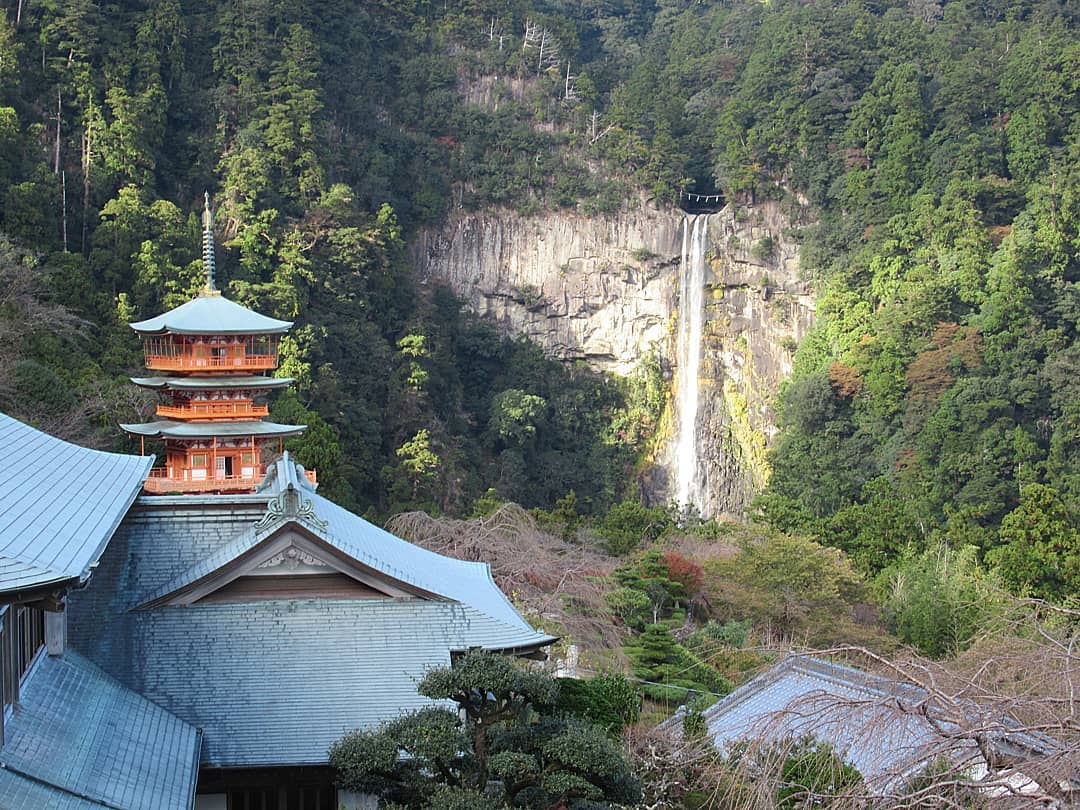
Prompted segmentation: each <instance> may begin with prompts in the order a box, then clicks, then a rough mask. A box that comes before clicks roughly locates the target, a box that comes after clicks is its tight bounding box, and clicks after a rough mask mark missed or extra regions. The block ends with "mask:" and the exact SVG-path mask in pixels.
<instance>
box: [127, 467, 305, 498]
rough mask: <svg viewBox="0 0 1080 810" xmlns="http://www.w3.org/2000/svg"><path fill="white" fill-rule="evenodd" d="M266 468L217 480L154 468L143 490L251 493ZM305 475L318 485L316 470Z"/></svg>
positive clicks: (168, 492)
mask: <svg viewBox="0 0 1080 810" xmlns="http://www.w3.org/2000/svg"><path fill="white" fill-rule="evenodd" d="M265 474H266V468H265V467H262V466H260V467H259V468H258V469H257V471H256V474H255V475H252V476H246V475H229V476H221V477H217V478H203V479H197V480H192V479H185V478H173V477H170V476H169V470H168V468H166V467H154V468H153V469H152V470H150V477H149V478H147V479H146V481H144V482H143V489H144V490H146V491H147V492H149V493H150V494H151V495H168V494H170V493H176V492H185V493H187V492H206V493H211V492H251V491H252V490H254V489H255V486H256V485H257V484H258V483H259V482H260V481H262V479H263V475H265ZM304 475H305V476H306V477H307V480H308V481H310V482H311V483H312V484H318V483H319V482H318V479H317V478H316V475H315V470H304Z"/></svg>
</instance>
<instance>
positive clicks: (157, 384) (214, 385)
mask: <svg viewBox="0 0 1080 810" xmlns="http://www.w3.org/2000/svg"><path fill="white" fill-rule="evenodd" d="M131 381H132V382H133V383H135V385H138V386H141V387H143V388H172V389H177V390H185V391H186V390H192V391H203V390H208V391H209V390H216V389H218V388H285V387H286V386H288V385H291V384H292V381H293V380H292V377H261V376H257V375H252V376H249V377H132V378H131Z"/></svg>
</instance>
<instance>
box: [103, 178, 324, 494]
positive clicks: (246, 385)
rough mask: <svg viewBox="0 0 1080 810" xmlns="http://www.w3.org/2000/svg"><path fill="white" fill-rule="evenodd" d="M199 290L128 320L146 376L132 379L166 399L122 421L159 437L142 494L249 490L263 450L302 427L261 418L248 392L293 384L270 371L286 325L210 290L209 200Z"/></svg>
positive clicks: (138, 431) (257, 475) (136, 430)
mask: <svg viewBox="0 0 1080 810" xmlns="http://www.w3.org/2000/svg"><path fill="white" fill-rule="evenodd" d="M203 263H204V265H205V267H206V287H205V288H203V290H202V291H201V292H200V293H199V295H198V296H197V297H196V298H195V299H193V300H191V301H188V302H187V303H186V304H183V305H181V306H179V307H176V308H175V309H172V310H169V311H168V312H166V313H165V314H163V315H158V316H157V317H156V318H150V319H149V320H145V321H139V322H138V323H133V324H131V328H132V329H134V330H135V331H136V332H137V333H138V334H139V335H140V337H142V340H143V352H144V355H145V362H146V368H147V369H148V370H150V371H151V372H155V376H151V377H133V378H132V380H131V381H132V382H133V383H135V384H136V385H139V386H142V387H144V388H153V389H157V390H160V391H162V392H163V393H165V394H167V395H168V396H169V398H170V402H169V403H168V404H164V405H158V407H157V413H156V415H157V417H158V418H157V420H156V421H153V422H147V423H145V424H133V425H121V426H120V427H122V428H123V429H124V430H126V431H127V432H128V433H131V434H134V435H136V436H139V437H141V438H142V439H143V440H145V439H146V438H155V439H161V440H163V441H164V442H165V466H164V467H157V468H154V469H153V470H151V475H150V477H149V478H148V479H147V481H146V483H145V485H144V486H145V489H146V491H147V492H149V493H154V494H165V493H174V492H175V493H188V492H206V493H210V492H232V493H236V492H244V491H254V489H255V486H256V485H257V484H258V483H259V482H260V480H261V479H262V476H263V472H264V468H263V465H262V463H261V457H262V450H263V447H264V446H266V445H267V444H268V443H271V442H277V443H278V445H279V447H280V443H281V441H282V440H283V439H284V438H285V437H287V436H294V435H296V434H298V433H300V432H302V431H303V430H304V427H305V426H304V425H279V424H275V423H274V422H268V421H265V420H264V419H263V417H264V416H267V415H268V413H269V410H268V408H267V406H266V405H265V404H259V405H257V404H255V399H256V398H257V397H260V396H263V395H265V394H268V393H269V392H270V391H271V390H272V389H275V388H284V387H287V386H288V385H289V383H291V382H292V380H291V379H288V378H284V377H269V376H266V375H267V373H271V372H273V370H274V369H275V368H277V364H278V341H279V340H280V339H281V336H282V335H283V334H284V333H285V332H287V331H288V330H289V328H290V327H291V326H292V323H290V322H289V321H279V320H276V319H274V318H268V317H266V316H265V315H260V314H259V313H257V312H253V311H252V310H250V309H247V308H246V307H242V306H240V305H239V304H237V303H234V302H232V301H230V300H228V299H227V298H224V297H222V295H221V293H220V292H219V291H218V290H217V289H216V287H215V286H214V235H213V217H212V215H211V213H210V198H209V195H207V196H206V210H205V211H204V213H203Z"/></svg>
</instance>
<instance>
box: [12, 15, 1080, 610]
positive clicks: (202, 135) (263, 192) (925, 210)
mask: <svg viewBox="0 0 1080 810" xmlns="http://www.w3.org/2000/svg"><path fill="white" fill-rule="evenodd" d="M2 7H3V10H4V19H3V22H2V23H0V147H2V148H0V232H2V233H3V234H5V235H6V237H7V238H8V239H10V240H11V242H12V243H14V245H16V246H17V247H11V248H10V249H9V248H5V249H4V250H3V251H0V256H4V257H7V258H5V259H4V261H9V260H10V261H14V262H16V264H17V263H18V262H19V261H21V260H19V259H12V258H11V257H12V256H16V255H22V254H19V253H18V250H19V249H28V250H30V251H31V252H32V254H33V255H34V256H36V257H37V258H31V259H30V263H31V264H32V265H33V274H34V278H35V283H36V284H37V288H36V289H37V290H38V293H39V294H40V295H41V296H42V298H43V299H46V300H50V301H53V302H56V303H60V304H64V305H66V306H68V307H70V308H71V309H72V310H73V311H74V313H75V314H76V315H77V316H79V317H80V318H82V319H83V323H84V326H83V327H82V328H81V331H80V328H79V327H77V326H73V325H72V324H68V325H67V329H68V331H67V332H62V331H61V330H49V329H45V330H33V331H31V332H30V333H25V334H24V333H20V337H19V351H17V352H13V353H10V352H9V354H10V355H11V356H10V357H8V358H7V359H8V360H9V361H10V364H9V366H7V367H6V369H5V378H6V380H10V381H11V382H10V383H9V384H7V385H4V386H0V399H2V401H0V405H2V406H3V407H5V408H6V409H8V410H14V411H16V412H18V413H20V414H21V415H23V416H27V417H29V418H32V419H37V420H38V421H41V422H49V423H50V424H52V423H54V422H62V420H59V419H58V414H60V413H62V412H66V411H65V409H68V410H70V409H71V408H73V407H74V406H72V401H73V400H72V395H73V396H74V398H75V400H74V401H76V402H79V403H83V402H88V401H89V402H92V403H95V404H94V407H91V408H89V409H88V412H87V413H85V414H84V417H85V419H84V422H83V423H80V428H79V429H80V430H82V432H83V433H84V434H86V433H91V432H93V431H95V430H96V431H99V432H105V433H107V434H108V435H109V436H111V437H113V436H115V435H116V432H115V429H114V428H113V427H112V424H113V423H114V420H116V419H117V418H118V417H119V418H136V417H137V413H136V411H138V409H139V408H140V407H145V403H144V402H140V401H138V400H136V399H134V398H133V397H131V396H130V395H129V394H124V393H123V391H124V385H123V384H122V382H121V375H122V374H124V373H127V372H130V371H133V370H136V369H137V367H138V365H139V357H138V353H137V346H136V344H135V342H134V340H133V338H132V336H131V334H130V333H129V331H128V330H127V329H126V323H127V322H128V321H130V320H132V319H134V318H139V317H144V316H147V315H149V314H151V313H154V312H157V311H159V310H161V309H163V308H165V307H168V306H172V305H175V304H176V303H179V302H181V301H182V300H184V298H185V297H186V296H188V295H190V294H191V292H192V291H193V290H194V289H195V288H197V286H198V284H199V277H198V269H199V268H198V265H197V264H196V263H193V262H192V259H193V258H194V256H195V255H196V246H197V243H198V221H197V216H196V212H197V210H198V207H199V206H198V202H197V200H198V198H199V197H200V196H201V193H202V190H203V189H204V188H208V189H210V190H211V191H212V194H213V199H214V206H215V210H216V213H217V221H218V238H219V241H220V242H221V244H222V247H223V250H222V251H221V261H220V275H221V280H222V284H223V286H224V287H225V288H226V289H227V291H228V293H229V294H230V295H232V296H233V297H235V298H236V299H237V300H239V301H241V302H243V303H245V304H250V305H253V306H256V307H258V308H259V309H260V310H263V311H266V312H268V313H269V314H272V315H276V316H279V317H284V318H290V319H294V320H295V321H296V323H297V326H296V327H295V329H294V331H293V333H292V337H291V339H290V341H289V342H288V344H287V346H286V350H285V362H284V368H283V371H284V372H285V373H287V374H289V375H290V376H293V377H295V378H296V381H297V382H296V385H295V390H296V394H295V397H293V398H285V399H283V400H281V401H279V402H278V403H277V405H276V411H277V412H278V413H279V414H282V418H284V416H285V415H287V416H288V417H289V418H303V419H304V420H305V421H307V423H308V424H310V425H312V429H311V431H310V432H309V434H308V435H307V436H306V437H305V438H303V439H301V440H299V441H298V442H296V443H295V446H294V450H295V451H296V453H297V454H298V455H299V456H300V458H301V459H302V460H305V461H306V462H307V463H309V464H313V465H315V466H317V467H318V468H319V472H320V474H321V475H322V477H323V481H324V482H325V483H324V487H325V490H324V491H326V492H327V493H328V494H331V495H332V496H333V497H335V498H336V499H338V500H340V501H341V502H342V503H344V504H346V505H348V506H351V507H354V508H358V509H365V508H373V509H375V510H376V511H380V512H385V511H391V510H395V509H398V508H402V507H412V506H424V507H430V508H435V509H439V510H442V511H449V512H463V511H464V510H465V509H466V508H467V506H468V504H469V503H471V502H472V501H473V500H474V499H475V498H476V497H478V496H479V495H481V494H482V493H484V492H486V491H487V489H488V488H494V489H495V490H496V491H497V493H498V495H499V496H501V497H504V498H509V499H514V500H518V501H521V502H523V503H525V504H526V505H535V506H550V505H551V504H553V503H554V501H555V500H556V499H558V498H561V497H563V496H565V495H566V494H567V493H568V492H569V491H571V490H573V491H574V493H575V495H576V497H577V502H578V508H579V510H580V511H581V512H583V513H596V512H603V511H604V510H606V508H607V507H608V506H609V505H611V504H613V503H616V502H618V501H619V500H621V499H622V497H623V496H625V495H626V494H627V492H626V486H625V482H626V479H627V477H628V475H629V473H630V471H631V469H632V465H633V460H634V456H635V454H637V453H639V452H640V451H641V449H642V445H643V443H645V442H646V441H647V440H648V435H647V434H648V433H649V432H650V430H651V429H653V428H654V427H655V425H656V423H657V422H656V410H657V407H658V406H657V396H656V393H657V392H656V390H655V389H656V386H655V385H653V386H641V385H633V384H626V385H622V384H618V383H614V382H612V381H608V380H603V379H600V378H598V377H596V376H595V375H592V374H589V373H588V372H586V371H585V370H582V369H578V368H572V367H566V366H562V365H558V364H555V363H553V362H550V361H548V360H546V359H545V358H544V357H543V356H542V355H541V353H540V352H539V351H538V350H537V349H536V348H535V347H532V346H530V345H528V344H525V343H516V342H511V341H507V340H504V339H501V338H499V337H498V336H497V335H496V334H495V333H494V332H493V331H492V330H491V329H490V328H489V327H487V326H486V325H484V324H482V323H478V322H477V321H476V320H475V319H473V318H471V317H470V316H468V315H465V314H463V313H462V312H461V309H460V306H459V304H458V302H456V301H455V300H454V299H453V298H452V297H450V296H448V295H446V294H445V293H443V292H440V291H435V290H430V289H426V288H420V287H418V286H417V285H416V284H414V282H413V280H412V279H411V277H410V273H409V267H408V255H407V251H406V244H407V240H408V238H409V236H410V234H412V233H413V232H414V231H415V229H416V228H417V227H420V226H421V225H424V224H428V223H433V222H436V221H438V220H439V219H440V218H441V217H442V216H443V215H444V214H445V213H446V212H447V211H448V210H449V209H450V208H451V207H453V206H460V207H464V208H469V207H493V206H495V207H498V206H508V207H513V208H516V209H518V210H520V211H524V212H529V211H535V210H538V209H540V208H547V209H553V208H559V207H579V208H580V209H581V210H584V211H586V212H590V213H594V214H596V215H599V216H603V215H604V214H606V213H608V212H611V211H613V210H615V209H617V208H618V207H620V206H622V205H624V204H626V202H627V200H628V199H630V198H632V197H634V196H635V194H634V191H635V189H644V190H645V191H646V192H647V193H648V194H649V195H651V196H652V197H653V198H655V199H656V200H658V201H661V202H670V201H673V200H675V199H676V196H677V194H678V192H679V191H680V190H682V189H685V188H693V189H694V190H696V191H699V192H713V191H719V192H721V193H723V194H724V195H725V197H726V198H727V199H728V200H729V201H731V202H734V203H736V204H740V205H741V204H746V203H752V202H754V201H757V200H760V199H763V198H776V199H778V200H780V201H781V204H782V206H783V207H784V209H785V210H787V211H788V212H789V213H791V214H792V220H791V221H793V222H794V221H812V222H814V223H815V224H813V225H811V226H809V227H805V228H802V229H801V230H798V231H793V232H792V234H790V235H791V236H792V237H794V238H796V239H798V240H800V241H801V243H802V251H801V255H802V263H803V268H804V273H805V275H806V276H807V278H808V279H810V280H812V281H813V282H814V284H815V287H816V292H817V313H818V321H817V326H816V328H815V330H814V331H813V332H812V333H811V334H810V335H809V336H808V337H807V338H806V339H805V340H804V341H803V343H802V345H801V346H800V347H799V350H798V354H797V356H796V362H795V372H794V376H793V378H792V380H791V382H790V384H789V385H788V386H787V388H786V389H785V391H784V392H783V394H782V396H781V399H780V405H781V428H782V431H781V433H780V435H779V437H778V439H777V441H776V442H775V444H774V448H773V451H772V454H771V457H770V462H771V468H772V478H771V481H770V484H769V486H768V489H767V491H766V492H765V493H764V496H763V497H762V499H761V501H760V504H759V505H760V507H761V510H762V512H763V514H764V516H765V518H766V519H767V520H768V521H770V522H771V523H772V524H773V526H774V527H775V528H777V529H780V530H782V531H791V532H795V533H798V534H803V535H809V536H814V537H817V538H818V539H820V540H822V541H823V542H825V543H827V544H828V545H832V546H836V547H839V548H841V549H844V550H845V551H847V552H848V553H849V554H850V556H851V557H852V559H853V560H855V561H856V563H857V564H858V565H859V566H860V567H861V568H862V569H863V570H864V571H867V572H870V573H874V572H878V571H880V570H882V569H883V568H885V567H886V566H888V565H889V564H890V563H891V562H893V561H894V560H896V559H897V557H898V556H899V555H900V554H901V553H902V551H903V549H905V548H906V547H907V546H909V545H913V546H914V547H916V548H917V549H918V550H922V549H926V548H932V547H935V545H936V543H937V542H938V541H944V542H946V543H948V544H949V545H951V546H953V547H955V548H960V547H966V546H971V547H973V548H974V549H975V554H976V555H977V557H978V558H979V559H980V560H981V561H987V560H990V561H993V562H995V563H996V565H997V566H998V567H999V569H1001V572H1002V576H1003V579H1004V581H1006V582H1007V583H1009V584H1011V585H1012V587H1014V588H1015V589H1017V590H1026V591H1027V592H1030V593H1033V594H1035V595H1043V596H1050V597H1053V598H1060V595H1061V594H1062V593H1065V592H1068V591H1070V590H1075V587H1076V581H1077V580H1076V576H1077V575H1076V562H1075V561H1076V558H1077V557H1076V536H1077V521H1078V517H1077V516H1078V513H1080V510H1078V508H1077V502H1078V497H1080V468H1078V464H1080V410H1078V408H1080V405H1078V403H1080V388H1078V386H1080V374H1078V373H1077V372H1078V371H1080V344H1078V342H1077V330H1078V323H1080V288H1078V279H1080V258H1078V255H1080V196H1078V193H1077V189H1078V188H1080V123H1078V118H1077V115H1076V113H1077V106H1078V104H1080V92H1078V87H1080V84H1078V82H1080V44H1078V42H1080V38H1078V37H1077V36H1076V29H1077V20H1078V16H1080V6H1078V5H1077V4H1076V2H1075V0H986V1H985V2H979V3H976V2H970V1H969V0H948V1H947V2H942V1H941V0H905V1H904V2H898V0H861V1H860V2H855V0H851V1H850V2H843V3H840V4H835V3H831V4H825V3H818V2H795V1H794V0H777V1H776V2H770V3H758V2H746V1H744V0H732V2H724V3H700V2H691V0H603V2H600V1H599V0H589V1H588V2H574V3H571V2H569V1H568V0H510V2H506V0H499V2H496V0H461V1H460V2H447V3H442V4H433V3H428V2H426V0H335V2H325V0H322V1H320V2H311V3H304V4H297V3H288V2H284V0H237V1H236V2H216V1H215V0H207V1H206V2H200V3H195V2H192V1H191V0H116V2H111V3H105V4H98V3H92V2H90V0H71V1H70V2H63V3H59V2H54V1H53V0H41V2H33V3H24V2H18V0H5V2H4V4H3V6H2ZM527 31H531V32H532V35H533V36H532V38H531V39H530V38H529V37H528V36H526V32H527ZM541 40H543V42H544V43H545V49H544V50H541V48H540V46H539V42H540V41H541ZM470 99H471V101H470ZM801 214H808V215H809V216H808V217H801V218H800V217H798V216H796V215H801ZM5 244H6V243H5ZM12 272H14V271H12ZM15 309H18V307H16V308H15ZM26 362H30V363H36V364H37V366H34V365H25V364H24V363H26ZM20 364H22V365H20ZM16 366H17V369H16ZM39 366H40V367H41V369H43V370H39V369H38V367H39ZM653 376H655V375H653ZM20 392H21V393H20ZM91 393H92V394H93V396H90V394H91ZM661 401H662V397H661ZM49 420H52V421H51V422H50V421H49ZM1034 486H1040V487H1045V489H1040V490H1032V491H1031V496H1030V497H1026V496H1025V492H1026V490H1027V488H1028V487H1034ZM1039 504H1042V505H1043V506H1046V507H1047V508H1051V509H1052V511H1053V516H1052V518H1051V519H1047V520H1042V521H1040V520H1038V519H1037V518H1038V515H1037V514H1035V511H1036V510H1037V509H1039V508H1041V507H1039V506H1038V505H1039ZM1016 510H1020V511H1019V512H1017V511H1016ZM627 517H629V516H627ZM624 522H625V521H624ZM1002 526H1004V527H1005V530H1004V531H1003V532H1002V531H1000V529H1001V527H1002ZM609 528H610V531H609V534H610V535H611V536H610V538H609V541H610V542H611V543H612V544H613V545H617V544H620V543H622V542H623V538H622V536H621V535H619V531H621V527H618V526H616V525H615V522H614V521H613V522H612V523H611V525H610V527H609ZM624 534H625V532H624ZM998 549H1011V551H1010V550H1004V551H999V550H998ZM1028 549H1034V550H1035V553H1037V555H1038V558H1039V562H1038V567H1039V570H1038V571H1035V570H1033V569H1031V565H1030V564H1029V561H1028V560H1027V557H1028V555H1027V550H1028Z"/></svg>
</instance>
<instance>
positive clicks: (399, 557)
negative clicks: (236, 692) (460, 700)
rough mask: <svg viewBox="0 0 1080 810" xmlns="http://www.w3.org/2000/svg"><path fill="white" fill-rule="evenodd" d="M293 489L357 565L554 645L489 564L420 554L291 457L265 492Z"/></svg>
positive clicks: (213, 566)
mask: <svg viewBox="0 0 1080 810" xmlns="http://www.w3.org/2000/svg"><path fill="white" fill-rule="evenodd" d="M289 487H292V488H294V489H298V490H300V491H301V492H302V495H301V497H302V498H303V499H306V500H308V501H310V503H311V508H312V510H313V511H314V515H315V518H316V520H317V521H318V520H321V521H324V522H325V524H326V528H325V529H324V528H322V527H321V526H319V525H316V524H314V523H311V522H309V521H306V520H305V519H304V518H302V517H301V518H299V519H298V520H299V522H301V524H302V525H304V526H305V527H306V528H307V529H308V530H309V531H311V532H313V533H315V534H317V535H318V536H320V537H322V538H323V539H324V540H326V541H327V542H328V543H329V544H330V545H331V546H333V547H334V548H337V549H338V550H339V551H341V552H342V553H344V554H346V555H348V556H349V557H351V558H352V559H354V560H356V561H358V562H360V563H363V564H364V565H366V566H369V567H371V568H373V569H375V570H376V571H379V572H382V573H383V574H385V575H387V576H388V577H392V578H393V579H396V580H398V581H400V582H404V583H407V584H409V585H413V586H415V587H416V588H419V589H421V590H423V591H427V592H429V593H431V594H436V595H438V596H441V597H444V598H446V599H451V600H454V601H458V602H461V603H462V604H464V605H467V606H469V607H471V608H472V609H473V610H475V611H476V612H477V613H480V614H483V615H486V616H488V617H490V618H491V619H493V620H495V621H496V622H500V623H502V624H505V625H506V627H507V629H508V630H511V631H514V632H516V633H520V632H522V631H523V632H525V633H526V634H530V635H531V636H532V638H533V642H532V643H534V644H540V643H550V642H551V641H554V638H553V637H551V636H545V635H543V634H540V633H536V632H535V631H534V630H533V628H532V626H531V625H530V624H529V623H528V622H526V621H525V620H524V619H523V618H522V617H521V614H519V613H518V612H517V610H516V609H515V608H514V606H513V605H512V604H511V603H510V601H509V600H508V599H507V598H506V596H505V595H504V594H503V592H502V591H500V590H499V588H498V586H497V585H496V584H495V581H494V579H492V576H491V568H490V567H489V566H488V565H487V564H486V563H479V562H468V561H465V560H456V559H454V558H452V557H446V556H443V555H442V554H436V553H435V552H433V551H428V550H427V549H423V548H420V547H419V546H415V545H413V544H412V543H409V542H406V541H405V540H402V539H401V538H400V537H396V536H395V535H393V534H390V532H388V531H386V530H385V529H381V528H379V527H378V526H376V525H374V524H372V523H369V522H368V521H366V520H364V519H363V518H361V517H358V516H357V515H354V514H353V513H352V512H350V511H348V510H347V509H343V508H341V507H340V506H338V505H337V504H335V503H334V502H332V501H330V500H327V499H326V498H324V497H322V496H321V495H319V494H318V493H316V492H313V491H311V489H310V484H309V482H308V481H307V479H306V478H305V477H304V476H303V474H298V473H297V470H296V465H295V464H293V463H292V462H291V461H290V460H289V455H288V453H286V454H285V455H284V456H283V458H282V459H280V460H279V461H278V462H277V463H276V464H275V466H274V468H272V471H271V473H270V474H268V476H267V482H266V483H265V484H264V490H263V491H265V492H267V494H280V493H281V492H283V491H284V490H286V489H288V488H289ZM292 519H293V518H289V519H288V520H292ZM288 520H287V519H284V518H283V519H282V520H280V521H278V522H277V523H273V524H270V525H268V526H265V527H263V528H262V529H256V527H254V526H251V527H249V528H247V529H246V530H245V531H243V532H241V533H240V534H239V535H238V536H237V537H236V538H235V539H234V540H232V541H231V542H228V543H226V544H224V545H222V546H220V547H219V548H218V549H217V550H216V551H214V552H213V553H212V554H210V555H208V556H207V557H205V558H203V559H201V560H199V561H198V562H197V563H195V564H194V565H193V566H191V567H190V568H188V569H186V570H184V571H181V572H180V573H179V574H178V575H177V576H176V577H174V578H173V579H171V580H169V581H167V582H164V583H162V584H159V585H158V586H157V587H156V588H155V589H154V590H152V591H150V592H148V593H145V594H142V595H140V596H139V597H138V598H137V599H136V604H145V603H147V602H152V601H154V600H157V599H161V598H162V597H164V596H166V595H168V594H170V593H173V592H175V591H178V590H180V589H182V588H184V587H186V586H187V585H190V584H192V583H194V582H197V581H198V580H200V579H202V578H203V577H205V576H207V575H209V574H210V573H212V572H214V571H216V570H218V569H220V568H221V567H222V566H225V565H227V564H228V563H230V562H232V561H233V560H235V559H236V558H238V557H239V556H241V555H242V554H244V553H246V552H248V551H250V550H251V549H252V548H255V547H256V546H257V545H259V544H260V543H261V542H263V541H264V540H265V539H266V538H267V537H269V536H270V535H271V534H273V533H274V532H275V531H277V530H278V528H280V526H281V525H282V524H284V523H286V522H288ZM474 646H486V645H474ZM507 646H510V645H507Z"/></svg>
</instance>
